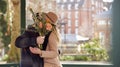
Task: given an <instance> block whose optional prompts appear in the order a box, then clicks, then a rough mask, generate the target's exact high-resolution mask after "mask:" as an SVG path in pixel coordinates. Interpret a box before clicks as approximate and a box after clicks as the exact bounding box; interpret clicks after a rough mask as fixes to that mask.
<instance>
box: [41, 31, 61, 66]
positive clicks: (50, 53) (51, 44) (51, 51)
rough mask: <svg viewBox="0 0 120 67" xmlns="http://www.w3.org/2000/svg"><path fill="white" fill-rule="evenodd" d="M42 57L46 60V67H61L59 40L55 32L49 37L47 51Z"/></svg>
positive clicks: (43, 52)
mask: <svg viewBox="0 0 120 67" xmlns="http://www.w3.org/2000/svg"><path fill="white" fill-rule="evenodd" d="M41 57H43V58H44V67H61V64H60V61H59V58H58V57H59V53H58V43H57V38H56V36H55V34H54V33H53V32H51V34H50V36H49V40H48V44H47V48H46V51H42V54H41Z"/></svg>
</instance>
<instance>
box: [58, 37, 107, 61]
mask: <svg viewBox="0 0 120 67" xmlns="http://www.w3.org/2000/svg"><path fill="white" fill-rule="evenodd" d="M81 49H82V54H76V55H73V56H66V55H63V56H61V57H60V60H62V61H65V60H77V61H108V60H109V56H108V53H107V50H106V49H105V48H104V47H103V46H102V45H101V44H100V42H99V39H93V40H91V41H89V42H86V43H84V45H83V46H81Z"/></svg>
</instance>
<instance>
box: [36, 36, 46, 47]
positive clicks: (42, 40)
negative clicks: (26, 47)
mask: <svg viewBox="0 0 120 67" xmlns="http://www.w3.org/2000/svg"><path fill="white" fill-rule="evenodd" d="M44 38H45V36H38V37H37V44H38V45H40V44H43V42H44Z"/></svg>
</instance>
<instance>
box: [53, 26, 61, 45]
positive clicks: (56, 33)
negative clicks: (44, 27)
mask: <svg viewBox="0 0 120 67" xmlns="http://www.w3.org/2000/svg"><path fill="white" fill-rule="evenodd" d="M53 33H54V34H55V36H56V37H57V41H58V42H59V43H60V42H61V39H60V33H59V32H58V30H57V27H56V26H53Z"/></svg>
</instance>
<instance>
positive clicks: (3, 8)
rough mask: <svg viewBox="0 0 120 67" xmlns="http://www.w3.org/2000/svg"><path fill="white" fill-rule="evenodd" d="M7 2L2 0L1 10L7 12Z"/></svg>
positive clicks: (0, 0)
mask: <svg viewBox="0 0 120 67" xmlns="http://www.w3.org/2000/svg"><path fill="white" fill-rule="evenodd" d="M6 7H7V2H6V1H5V0H0V12H2V13H5V12H6V10H7V8H6Z"/></svg>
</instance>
